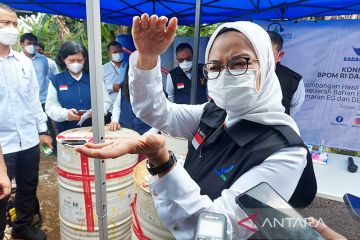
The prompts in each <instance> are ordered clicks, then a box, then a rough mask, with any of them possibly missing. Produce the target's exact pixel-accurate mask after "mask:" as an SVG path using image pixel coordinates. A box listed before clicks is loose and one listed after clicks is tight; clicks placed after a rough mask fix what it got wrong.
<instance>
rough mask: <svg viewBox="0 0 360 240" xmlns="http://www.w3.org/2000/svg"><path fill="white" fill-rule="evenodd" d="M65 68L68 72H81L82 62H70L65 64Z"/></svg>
mask: <svg viewBox="0 0 360 240" xmlns="http://www.w3.org/2000/svg"><path fill="white" fill-rule="evenodd" d="M66 67H67V69H69V70H70V72H72V73H75V74H76V73H79V72H81V70H83V68H84V64H80V63H70V64H66Z"/></svg>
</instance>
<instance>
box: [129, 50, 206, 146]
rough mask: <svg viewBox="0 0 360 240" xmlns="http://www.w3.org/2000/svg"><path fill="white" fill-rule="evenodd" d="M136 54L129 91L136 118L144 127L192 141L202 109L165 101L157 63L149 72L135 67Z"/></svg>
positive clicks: (132, 61) (130, 76) (133, 57)
mask: <svg viewBox="0 0 360 240" xmlns="http://www.w3.org/2000/svg"><path fill="white" fill-rule="evenodd" d="M137 61H138V52H134V53H133V54H132V55H131V56H130V68H129V85H130V87H129V91H130V100H131V105H132V107H133V111H134V113H135V115H136V116H137V117H138V118H140V119H141V120H142V121H144V122H145V123H146V124H148V125H150V126H152V127H154V128H156V129H159V130H161V131H163V132H166V133H169V134H170V135H172V136H175V137H184V138H187V139H191V138H192V137H193V136H194V133H195V131H196V129H197V127H198V125H199V123H200V119H201V116H202V113H203V111H204V106H205V104H203V105H184V104H181V105H180V104H175V103H172V102H170V101H169V100H168V99H166V97H165V94H164V92H163V87H162V77H161V72H160V60H159V59H158V63H157V65H156V66H155V67H154V68H153V69H151V70H141V69H139V68H138V67H137Z"/></svg>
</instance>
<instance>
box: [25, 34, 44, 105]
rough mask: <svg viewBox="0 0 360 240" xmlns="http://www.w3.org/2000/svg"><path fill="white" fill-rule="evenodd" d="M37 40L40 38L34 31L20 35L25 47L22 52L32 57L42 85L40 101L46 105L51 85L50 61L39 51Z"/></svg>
mask: <svg viewBox="0 0 360 240" xmlns="http://www.w3.org/2000/svg"><path fill="white" fill-rule="evenodd" d="M37 41H38V38H37V37H36V36H35V35H34V34H32V33H24V34H23V35H21V36H20V44H21V47H22V49H23V51H22V54H24V56H26V57H28V58H29V59H31V62H32V63H33V65H34V68H35V72H36V77H37V79H38V82H39V86H40V92H39V96H40V101H41V104H42V105H43V106H44V105H45V101H46V95H47V90H48V85H49V79H48V74H49V63H48V60H47V58H46V57H45V56H44V55H42V54H38V53H37V51H36V45H37Z"/></svg>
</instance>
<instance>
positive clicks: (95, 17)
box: [86, 0, 108, 240]
mask: <svg viewBox="0 0 360 240" xmlns="http://www.w3.org/2000/svg"><path fill="white" fill-rule="evenodd" d="M86 16H87V18H86V22H87V32H88V43H89V47H88V48H89V73H90V89H91V109H92V111H93V117H92V125H93V137H94V143H101V142H104V139H105V132H104V96H103V80H102V79H103V73H102V57H101V56H102V51H101V30H100V0H86ZM105 171H106V164H105V161H104V160H99V159H94V173H95V196H96V215H97V218H98V226H99V239H100V240H107V239H108V228H107V205H106V172H105Z"/></svg>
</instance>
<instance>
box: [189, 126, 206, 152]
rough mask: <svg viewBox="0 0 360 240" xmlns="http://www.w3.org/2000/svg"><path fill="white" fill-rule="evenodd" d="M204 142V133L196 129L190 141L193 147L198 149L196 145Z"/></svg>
mask: <svg viewBox="0 0 360 240" xmlns="http://www.w3.org/2000/svg"><path fill="white" fill-rule="evenodd" d="M203 142H204V134H202V132H201V131H200V130H198V131H196V133H195V136H194V138H193V140H192V141H191V143H192V145H193V147H194V148H195V149H198V147H199V146H200V145H201V144H202V143H203Z"/></svg>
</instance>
